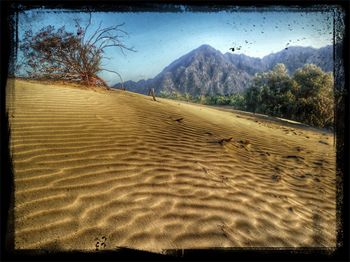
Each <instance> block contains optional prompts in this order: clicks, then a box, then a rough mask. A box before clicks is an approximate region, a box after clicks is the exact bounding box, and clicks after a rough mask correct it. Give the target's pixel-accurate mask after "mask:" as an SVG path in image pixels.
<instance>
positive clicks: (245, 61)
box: [113, 44, 333, 96]
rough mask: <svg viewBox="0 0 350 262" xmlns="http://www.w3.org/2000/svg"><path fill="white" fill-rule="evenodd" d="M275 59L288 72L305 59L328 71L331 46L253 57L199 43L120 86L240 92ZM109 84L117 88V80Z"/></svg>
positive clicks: (134, 89) (143, 89) (139, 90)
mask: <svg viewBox="0 0 350 262" xmlns="http://www.w3.org/2000/svg"><path fill="white" fill-rule="evenodd" d="M278 63H284V64H285V65H286V68H287V69H288V71H289V73H290V74H293V73H294V72H295V70H296V69H298V68H300V67H302V66H303V65H305V64H308V63H313V64H316V65H317V66H319V67H321V68H322V70H324V71H332V69H333V46H332V45H328V46H325V47H321V48H318V49H317V48H313V47H301V46H291V47H289V48H288V49H284V50H281V51H279V52H277V53H271V54H269V55H266V56H264V57H263V58H257V57H250V56H247V55H245V54H233V53H229V52H226V53H224V54H223V53H221V52H220V51H219V50H217V49H215V48H213V47H212V46H210V45H208V44H203V45H201V46H199V47H198V48H196V49H193V50H192V51H190V52H188V53H186V54H184V55H183V56H181V57H179V58H178V59H176V60H174V61H173V62H172V63H170V64H169V65H168V66H166V67H165V68H164V69H163V70H162V71H161V72H160V73H159V74H158V75H156V76H155V77H154V78H150V79H147V80H144V79H141V80H139V81H137V82H135V81H131V80H129V81H126V82H124V87H126V88H127V89H128V90H129V91H132V92H136V93H141V94H147V92H148V90H149V88H154V89H155V92H156V94H160V93H161V92H163V93H169V94H170V93H173V92H177V93H181V94H184V93H189V94H191V95H193V96H198V95H217V94H218V95H227V94H232V93H237V92H242V91H243V90H245V88H247V87H248V85H249V83H250V81H251V80H252V78H253V77H254V75H255V74H256V73H258V72H264V71H267V70H271V69H272V68H273V67H274V66H275V65H276V64H278ZM113 87H114V88H120V87H121V83H117V84H115V85H114V86H113Z"/></svg>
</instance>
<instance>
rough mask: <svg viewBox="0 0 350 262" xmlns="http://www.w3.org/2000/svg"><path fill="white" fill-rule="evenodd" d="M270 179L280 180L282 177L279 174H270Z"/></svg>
mask: <svg viewBox="0 0 350 262" xmlns="http://www.w3.org/2000/svg"><path fill="white" fill-rule="evenodd" d="M271 179H272V180H273V181H274V182H279V181H281V179H282V177H281V176H280V175H276V174H275V175H272V176H271Z"/></svg>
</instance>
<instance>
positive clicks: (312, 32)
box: [19, 9, 333, 84]
mask: <svg viewBox="0 0 350 262" xmlns="http://www.w3.org/2000/svg"><path fill="white" fill-rule="evenodd" d="M74 18H80V19H81V23H82V24H84V23H87V21H88V19H89V15H88V13H77V12H74V13H73V12H68V11H53V10H45V9H41V10H32V11H27V12H26V13H25V14H24V15H23V14H22V15H20V16H19V37H20V38H21V36H22V34H23V32H24V31H25V30H28V29H32V30H33V31H34V32H35V31H37V30H39V29H40V28H42V27H43V26H47V25H54V26H55V27H56V28H58V27H60V26H63V25H65V26H66V29H67V30H70V29H72V30H73V28H74V22H73V19H74ZM101 21H102V25H103V26H105V27H107V26H111V25H116V24H120V23H125V25H124V26H123V27H122V29H123V30H125V31H127V32H128V34H129V35H128V37H127V38H124V40H123V41H124V43H125V44H126V45H127V46H129V47H133V48H134V49H136V50H137V52H128V51H126V52H125V55H123V53H122V52H120V50H119V49H114V48H109V49H106V56H107V57H109V58H110V59H109V60H104V61H103V65H104V67H105V68H107V69H111V70H115V71H118V72H119V73H120V74H121V75H122V77H123V79H124V81H126V80H134V81H137V80H140V79H147V78H152V77H154V76H156V75H157V74H158V73H159V72H161V70H162V69H163V68H164V67H166V66H167V65H168V64H170V63H171V62H172V61H174V60H175V59H177V58H179V57H180V56H182V55H184V54H186V53H187V52H189V51H191V50H193V49H195V48H197V47H199V46H200V45H202V44H209V45H211V46H213V47H214V48H216V49H218V50H220V51H221V52H222V53H226V52H231V51H230V50H229V48H230V47H235V48H236V51H235V53H237V54H239V53H243V54H246V55H249V56H253V57H263V56H265V55H268V54H270V53H273V52H278V51H281V50H282V49H284V48H285V47H287V46H288V45H289V46H293V45H298V46H312V47H315V48H319V47H323V46H325V45H329V44H332V42H333V13H332V12H327V11H326V12H319V11H313V12H310V11H309V12H306V11H304V12H301V11H300V10H299V11H293V12H291V11H286V10H284V11H278V10H277V9H270V10H264V11H256V9H248V10H245V11H239V9H237V10H236V11H234V12H232V11H221V12H186V11H185V12H177V13H175V12H174V13H160V12H133V13H132V12H123V13H121V12H108V13H103V12H94V13H92V26H91V27H90V30H91V31H90V32H92V31H93V30H94V29H96V28H97V27H98V25H99V23H100V22H101ZM239 47H241V48H240V50H237V48H239ZM100 75H101V77H103V78H104V79H105V80H106V81H107V82H108V83H109V84H114V83H116V82H119V78H118V76H116V75H115V74H113V73H109V72H102V73H101V74H100Z"/></svg>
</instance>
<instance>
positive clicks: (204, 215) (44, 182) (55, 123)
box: [7, 80, 336, 251]
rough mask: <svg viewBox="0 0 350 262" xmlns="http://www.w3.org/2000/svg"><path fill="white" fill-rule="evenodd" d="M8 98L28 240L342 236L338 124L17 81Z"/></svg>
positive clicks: (286, 240) (246, 240)
mask: <svg viewBox="0 0 350 262" xmlns="http://www.w3.org/2000/svg"><path fill="white" fill-rule="evenodd" d="M7 100H8V107H9V117H10V124H11V141H10V143H11V152H12V155H13V164H14V176H15V181H14V182H15V209H14V212H15V246H16V248H18V249H36V248H40V249H59V250H61V249H63V250H68V249H74V250H91V251H93V250H102V249H115V248H116V247H119V246H125V247H131V248H136V249H145V250H151V251H161V250H162V249H173V248H175V249H181V248H185V249H186V248H211V247H314V246H327V247H329V246H331V247H332V246H335V240H336V202H335V191H336V190H335V189H336V188H335V149H334V147H333V145H332V141H333V137H332V135H331V134H323V133H322V132H316V131H314V130H308V129H305V128H304V129H302V128H294V129H293V130H294V131H291V130H290V129H291V127H281V125H280V124H279V125H277V124H276V125H274V124H271V123H264V122H261V120H259V121H257V120H256V119H254V118H253V117H252V118H247V117H245V116H239V115H238V114H233V113H231V112H224V111H220V110H217V109H212V108H207V107H204V106H197V105H191V104H185V103H180V102H177V101H168V100H164V99H159V101H158V102H154V101H152V99H151V98H149V97H145V96H141V95H137V94H132V93H129V92H122V91H104V92H102V91H101V92H96V91H92V90H81V89H77V88H70V87H64V86H55V85H45V84H38V83H29V82H25V81H19V80H17V81H16V82H15V87H14V89H13V90H10V92H8V98H7ZM287 132H288V133H289V134H291V135H287ZM293 132H294V133H293ZM225 138H226V139H228V138H231V139H228V141H222V142H221V143H220V140H221V139H225ZM321 140H322V141H324V142H326V143H320V142H319V141H321Z"/></svg>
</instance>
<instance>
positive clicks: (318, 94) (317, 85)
mask: <svg viewBox="0 0 350 262" xmlns="http://www.w3.org/2000/svg"><path fill="white" fill-rule="evenodd" d="M293 78H294V80H295V81H296V83H297V84H298V87H299V88H298V89H297V91H296V97H297V112H296V118H297V120H300V121H303V122H305V123H307V124H310V125H313V126H317V127H331V126H332V125H333V121H334V111H333V110H334V94H333V88H334V80H333V75H332V74H331V73H325V72H323V71H322V69H321V68H319V67H317V66H315V65H313V64H307V65H305V66H304V67H302V68H300V69H298V70H296V72H295V73H294V76H293Z"/></svg>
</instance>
